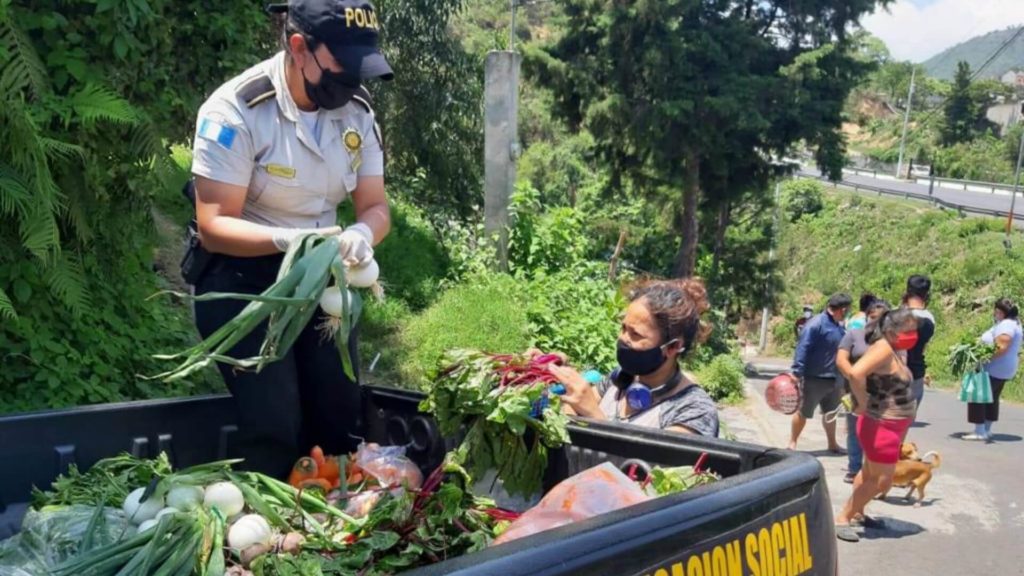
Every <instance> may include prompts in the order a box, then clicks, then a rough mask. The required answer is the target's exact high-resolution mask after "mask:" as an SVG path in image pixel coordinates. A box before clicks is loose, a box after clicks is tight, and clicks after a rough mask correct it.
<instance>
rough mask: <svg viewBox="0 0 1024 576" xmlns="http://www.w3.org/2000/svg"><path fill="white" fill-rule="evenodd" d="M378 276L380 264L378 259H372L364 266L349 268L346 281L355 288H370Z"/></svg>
mask: <svg viewBox="0 0 1024 576" xmlns="http://www.w3.org/2000/svg"><path fill="white" fill-rule="evenodd" d="M378 277H380V266H379V265H378V264H377V261H376V260H370V261H369V262H368V263H367V264H366V265H364V266H360V267H359V268H349V269H348V270H346V271H345V281H346V282H348V285H349V286H352V287H353V288H369V287H370V286H373V284H374V283H375V282H377V278H378Z"/></svg>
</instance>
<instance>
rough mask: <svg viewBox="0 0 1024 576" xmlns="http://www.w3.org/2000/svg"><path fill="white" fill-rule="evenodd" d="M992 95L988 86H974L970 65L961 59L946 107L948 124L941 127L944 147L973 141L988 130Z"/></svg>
mask: <svg viewBox="0 0 1024 576" xmlns="http://www.w3.org/2000/svg"><path fill="white" fill-rule="evenodd" d="M992 98H993V95H992V93H991V92H990V91H989V90H988V85H979V86H975V85H973V84H972V82H971V66H970V65H969V64H968V63H967V62H963V61H961V62H960V63H958V64H957V67H956V77H954V79H953V87H952V89H951V90H950V94H949V98H948V99H947V100H946V105H945V107H944V109H943V112H944V115H945V120H946V124H945V126H943V127H942V131H941V142H942V145H943V146H953V145H955V144H960V143H964V142H970V141H971V140H974V138H975V137H977V136H978V135H979V134H982V133H984V132H985V130H987V129H989V128H990V126H991V123H989V122H988V120H987V119H986V118H985V110H986V108H987V106H988V104H989V102H990V101H991V99H992Z"/></svg>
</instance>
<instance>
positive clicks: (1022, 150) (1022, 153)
mask: <svg viewBox="0 0 1024 576" xmlns="http://www.w3.org/2000/svg"><path fill="white" fill-rule="evenodd" d="M1021 113H1022V114H1024V103H1022V104H1021ZM1018 125H1019V124H1018ZM1021 160H1024V130H1021V133H1020V146H1019V147H1018V149H1017V171H1016V172H1014V173H1013V194H1011V195H1010V215H1009V217H1007V219H1006V240H1005V241H1004V242H1003V244H1004V245H1005V246H1006V248H1007V249H1009V248H1010V232H1011V231H1013V209H1014V207H1015V206H1016V205H1017V189H1018V188H1020V164H1021Z"/></svg>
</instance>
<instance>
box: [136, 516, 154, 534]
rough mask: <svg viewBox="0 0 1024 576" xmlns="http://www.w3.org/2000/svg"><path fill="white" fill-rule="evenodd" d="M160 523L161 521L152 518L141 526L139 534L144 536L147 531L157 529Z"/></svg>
mask: <svg viewBox="0 0 1024 576" xmlns="http://www.w3.org/2000/svg"><path fill="white" fill-rule="evenodd" d="M159 523H160V521H159V520H157V519H156V518H150V519H149V520H146V521H145V522H143V523H142V524H139V530H138V532H137V534H142V533H143V532H145V531H146V530H149V529H150V528H153V527H155V526H156V525H157V524H159Z"/></svg>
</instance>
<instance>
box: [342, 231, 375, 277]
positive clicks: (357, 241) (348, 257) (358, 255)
mask: <svg viewBox="0 0 1024 576" xmlns="http://www.w3.org/2000/svg"><path fill="white" fill-rule="evenodd" d="M338 254H340V255H341V261H342V262H344V263H345V265H346V266H349V267H355V268H359V267H361V266H365V265H367V264H369V263H370V261H371V260H373V230H370V227H369V226H367V225H366V224H363V223H362V222H357V223H355V224H353V225H351V226H349V227H348V228H345V231H344V232H342V233H341V234H340V235H339V236H338Z"/></svg>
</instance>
